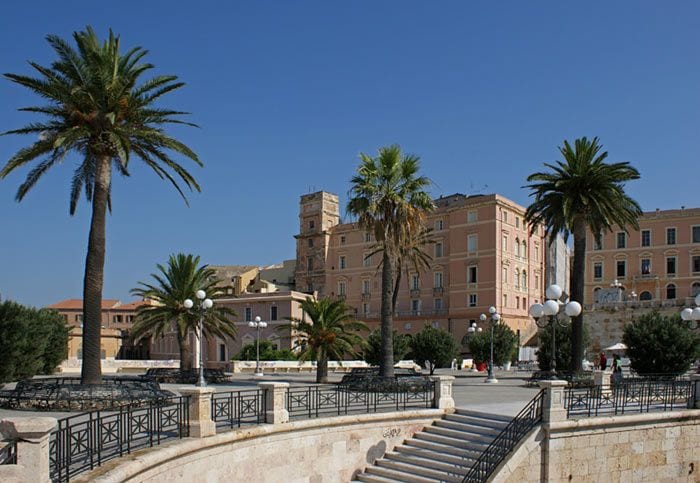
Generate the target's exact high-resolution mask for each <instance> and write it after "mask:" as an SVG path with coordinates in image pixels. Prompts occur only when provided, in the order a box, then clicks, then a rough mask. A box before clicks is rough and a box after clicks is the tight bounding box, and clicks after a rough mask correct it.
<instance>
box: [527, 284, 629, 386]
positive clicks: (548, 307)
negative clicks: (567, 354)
mask: <svg viewBox="0 0 700 483" xmlns="http://www.w3.org/2000/svg"><path fill="white" fill-rule="evenodd" d="M615 282H617V280H615ZM562 293H563V290H562V289H561V287H560V286H559V285H550V286H549V287H547V290H546V292H545V295H546V296H547V301H546V302H545V303H544V304H532V305H531V306H530V309H529V310H528V313H529V314H530V316H531V317H532V318H534V319H535V323H536V324H537V326H538V327H541V328H543V329H544V328H545V327H547V326H549V327H551V328H552V358H551V366H550V373H551V376H550V378H551V379H556V378H557V325H559V326H560V327H563V326H564V323H563V322H561V321H560V320H559V317H558V314H559V312H560V310H561V308H562V307H563V308H564V313H566V315H567V316H569V317H576V316H577V315H579V314H580V313H581V304H580V303H578V302H576V301H574V300H572V301H570V302H569V303H567V304H566V305H564V304H563V303H562V302H560V301H559V299H560V298H561V296H562Z"/></svg>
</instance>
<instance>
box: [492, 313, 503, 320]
mask: <svg viewBox="0 0 700 483" xmlns="http://www.w3.org/2000/svg"><path fill="white" fill-rule="evenodd" d="M491 318H492V319H493V321H494V322H498V321H499V320H501V314H493V315H492V316H491Z"/></svg>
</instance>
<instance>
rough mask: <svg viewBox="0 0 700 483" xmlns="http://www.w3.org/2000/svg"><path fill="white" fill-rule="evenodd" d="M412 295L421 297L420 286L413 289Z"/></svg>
mask: <svg viewBox="0 0 700 483" xmlns="http://www.w3.org/2000/svg"><path fill="white" fill-rule="evenodd" d="M411 297H420V289H419V288H412V289H411Z"/></svg>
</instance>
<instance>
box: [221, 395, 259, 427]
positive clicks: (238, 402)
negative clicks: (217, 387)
mask: <svg viewBox="0 0 700 483" xmlns="http://www.w3.org/2000/svg"><path fill="white" fill-rule="evenodd" d="M265 411H266V405H265V392H264V391H263V390H262V389H250V390H245V391H228V392H215V393H214V394H212V399H211V418H212V420H213V421H214V422H215V423H216V427H217V428H219V427H226V426H228V427H230V428H233V427H236V426H237V427H240V426H241V424H259V423H264V422H265Z"/></svg>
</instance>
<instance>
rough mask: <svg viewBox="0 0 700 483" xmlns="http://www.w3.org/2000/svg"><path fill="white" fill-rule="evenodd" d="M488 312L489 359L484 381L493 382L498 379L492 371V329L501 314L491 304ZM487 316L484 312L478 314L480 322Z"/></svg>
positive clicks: (484, 320)
mask: <svg viewBox="0 0 700 483" xmlns="http://www.w3.org/2000/svg"><path fill="white" fill-rule="evenodd" d="M489 314H490V315H491V359H490V360H489V375H488V377H487V378H486V381H484V382H488V383H489V384H495V383H497V382H498V379H496V376H495V375H494V373H493V329H494V328H495V327H496V324H498V321H499V320H501V315H500V314H499V313H498V312H496V307H493V306H491V307H489ZM487 318H488V317H487V316H486V314H481V315H480V316H479V320H481V322H486V319H487Z"/></svg>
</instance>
